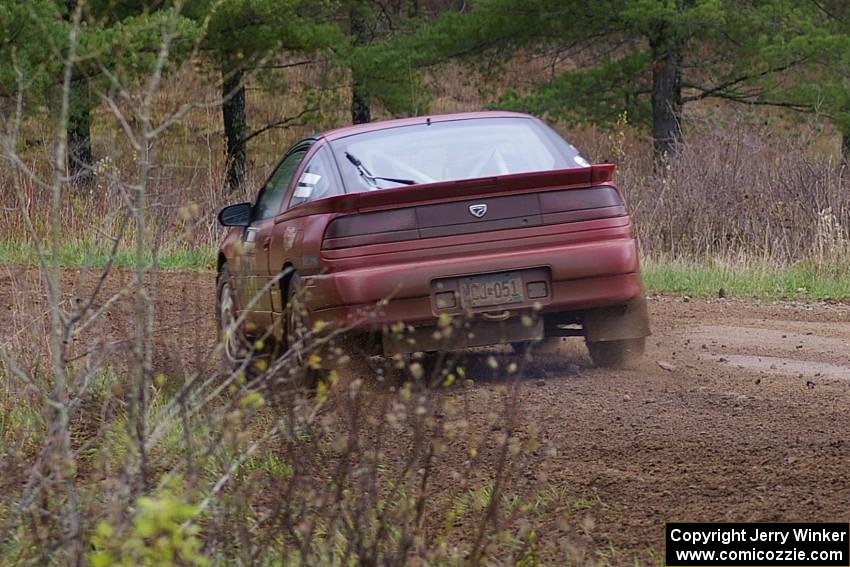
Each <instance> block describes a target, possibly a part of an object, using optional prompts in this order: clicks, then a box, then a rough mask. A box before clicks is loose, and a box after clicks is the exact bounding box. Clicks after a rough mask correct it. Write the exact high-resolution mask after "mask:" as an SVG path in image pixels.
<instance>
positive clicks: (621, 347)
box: [586, 338, 646, 368]
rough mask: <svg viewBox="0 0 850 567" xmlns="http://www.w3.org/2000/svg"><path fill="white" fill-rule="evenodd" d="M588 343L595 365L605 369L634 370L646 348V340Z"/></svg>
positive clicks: (588, 349)
mask: <svg viewBox="0 0 850 567" xmlns="http://www.w3.org/2000/svg"><path fill="white" fill-rule="evenodd" d="M586 343H587V351H588V353H590V358H591V360H593V364H595V365H596V366H601V367H604V368H634V367H635V366H637V365H638V363H639V362H640V359H641V357H642V356H643V352H644V349H645V348H646V338H639V339H623V340H619V341H586Z"/></svg>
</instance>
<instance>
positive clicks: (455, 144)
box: [217, 112, 649, 366]
mask: <svg viewBox="0 0 850 567" xmlns="http://www.w3.org/2000/svg"><path fill="white" fill-rule="evenodd" d="M613 173H614V166H613V165H608V164H604V165H591V164H589V163H588V162H587V161H586V160H585V159H584V158H583V157H582V156H581V155H580V154H579V152H578V151H577V150H576V149H575V148H574V147H573V146H572V145H570V144H569V143H567V142H566V141H564V140H563V139H562V138H561V137H560V136H559V135H558V134H557V133H556V132H555V131H554V130H552V129H551V128H549V127H548V126H546V125H545V124H544V123H543V122H541V121H540V120H538V119H536V118H534V117H531V116H528V115H524V114H517V113H508V112H476V113H464V114H450V115H442V116H430V117H417V118H408V119H401V120H389V121H385V122H373V123H370V124H363V125H358V126H352V127H347V128H340V129H337V130H332V131H330V132H326V133H324V134H321V135H318V136H315V137H311V138H307V139H304V140H302V141H300V142H298V143H297V144H295V145H294V146H293V147H292V148H291V149H289V151H287V152H286V154H285V155H284V156H283V159H282V160H281V161H280V163H279V164H278V165H277V167H276V168H275V169H274V171H273V172H272V174H271V176H270V177H269V179H268V181H267V182H266V183H265V184H264V185H263V187H262V188H261V189H260V190H259V192H258V194H257V198H256V201H255V202H254V203H241V204H237V205H231V206H228V207H225V208H224V209H222V211H221V212H220V213H219V220H220V222H221V224H223V225H224V226H227V227H231V228H230V229H229V231H228V233H227V236H226V238H225V239H224V242H223V243H222V246H221V249H220V252H219V255H218V274H219V277H218V293H217V301H218V309H217V320H218V324H219V329H220V330H221V331H222V332H223V333H224V334H225V335H226V341H225V345H224V346H225V353H226V356H227V358H228V360H229V361H230V362H232V363H238V362H239V361H240V360H244V359H245V358H246V357H248V356H250V355H251V353H250V352H248V351H250V350H251V348H252V346H251V345H253V344H256V343H257V341H256V340H255V338H256V337H267V338H269V339H273V341H274V343H275V344H277V345H280V347H281V348H283V349H285V348H286V347H287V346H290V347H292V346H293V345H295V344H301V343H298V342H297V341H301V340H303V339H304V336H303V328H304V325H303V319H304V318H305V317H306V318H307V319H308V320H309V321H310V322H311V323H314V322H316V321H322V322H323V323H326V324H329V325H328V326H325V328H337V329H345V330H346V333H347V334H348V335H351V336H357V337H360V338H364V337H365V338H366V339H367V342H369V344H370V347H369V348H370V350H371V352H370V354H384V355H392V354H396V353H408V352H419V351H436V350H453V349H460V348H467V347H475V346H484V345H493V344H508V343H510V344H513V345H529V344H533V343H535V342H539V341H552V340H555V341H557V340H560V337H563V336H575V335H579V336H583V337H584V338H585V341H586V343H587V347H588V351H589V353H590V356H591V358H592V359H593V361H594V363H596V364H598V365H604V366H629V365H632V364H634V362H635V361H636V360H637V358H638V357H639V356H640V354H642V352H643V348H644V342H645V337H646V336H647V335H648V334H649V323H648V317H647V311H646V304H645V300H644V296H643V289H642V285H641V278H640V272H639V263H638V253H637V247H636V243H635V238H634V230H633V226H632V221H631V219H630V217H629V215H628V213H627V211H626V207H625V205H624V202H623V198H622V195H621V194H620V192H619V190H618V189H617V187H616V186H615V185H614V184H613V182H612V176H613ZM296 304H297V306H298V308H297V309H296V308H295V306H296ZM447 316H450V317H451V318H452V319H454V318H464V320H466V324H465V326H464V328H463V332H458V333H454V334H453V335H450V336H447V334H446V333H439V332H435V331H436V330H438V329H439V328H440V326H441V325H444V323H445V321H446V320H447V319H448V317H447ZM307 328H308V329H309V328H312V325H310V326H308V327H307ZM298 329H302V331H301V332H299V331H298ZM400 329H402V330H403V331H401V332H400Z"/></svg>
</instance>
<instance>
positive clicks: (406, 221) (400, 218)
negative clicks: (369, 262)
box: [322, 209, 419, 250]
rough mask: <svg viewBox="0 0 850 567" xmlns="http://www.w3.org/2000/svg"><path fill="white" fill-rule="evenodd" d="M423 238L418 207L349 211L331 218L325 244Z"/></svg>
mask: <svg viewBox="0 0 850 567" xmlns="http://www.w3.org/2000/svg"><path fill="white" fill-rule="evenodd" d="M417 238H419V228H418V227H417V225H416V210H415V209H396V210H392V211H379V212H375V213H364V214H359V215H348V216H344V217H339V218H336V219H334V220H333V221H331V223H330V224H329V225H328V228H327V230H326V231H325V240H324V242H323V243H322V248H324V249H326V250H333V249H335V248H348V247H351V246H365V245H367V244H381V243H383V242H399V241H402V240H415V239H417Z"/></svg>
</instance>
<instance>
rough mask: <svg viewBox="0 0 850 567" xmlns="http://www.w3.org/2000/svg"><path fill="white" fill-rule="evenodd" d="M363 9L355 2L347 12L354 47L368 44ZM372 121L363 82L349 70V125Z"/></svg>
mask: <svg viewBox="0 0 850 567" xmlns="http://www.w3.org/2000/svg"><path fill="white" fill-rule="evenodd" d="M362 10H363V7H362V6H361V5H359V4H358V3H357V2H355V3H353V4H352V6H351V11H350V12H349V25H350V33H351V35H352V36H353V37H354V45H357V46H362V45H366V43H368V40H369V38H368V37H367V29H366V20H365V18H364V17H363V13H362ZM371 120H372V112H371V109H370V108H369V97H368V96H367V94H366V93H365V92H364V88H363V81H362V80H361V78H360V77H358V76H357V71H356V70H355V69H352V70H351V123H352V124H364V123H366V122H370V121H371Z"/></svg>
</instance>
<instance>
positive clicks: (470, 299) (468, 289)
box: [459, 272, 525, 307]
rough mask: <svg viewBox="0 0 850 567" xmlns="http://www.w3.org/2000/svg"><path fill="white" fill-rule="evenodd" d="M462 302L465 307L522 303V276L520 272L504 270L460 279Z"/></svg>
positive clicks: (523, 298)
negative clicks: (498, 272)
mask: <svg viewBox="0 0 850 567" xmlns="http://www.w3.org/2000/svg"><path fill="white" fill-rule="evenodd" d="M459 283H460V303H461V305H463V306H464V307H485V306H487V305H506V304H511V303H522V302H523V301H525V296H524V295H523V293H522V276H520V274H519V272H502V273H500V274H487V275H484V276H472V277H469V278H461V280H460V282H459Z"/></svg>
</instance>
